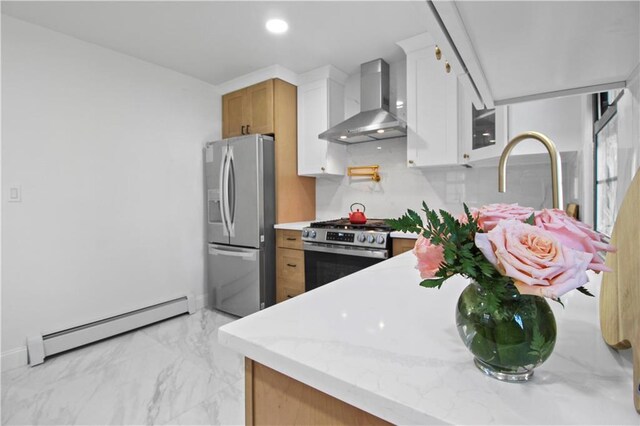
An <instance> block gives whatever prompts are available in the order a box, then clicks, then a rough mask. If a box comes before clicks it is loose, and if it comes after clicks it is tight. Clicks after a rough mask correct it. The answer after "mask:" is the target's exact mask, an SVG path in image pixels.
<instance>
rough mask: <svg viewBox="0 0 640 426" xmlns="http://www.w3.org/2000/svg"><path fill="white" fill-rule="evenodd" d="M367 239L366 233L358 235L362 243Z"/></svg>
mask: <svg viewBox="0 0 640 426" xmlns="http://www.w3.org/2000/svg"><path fill="white" fill-rule="evenodd" d="M366 240H367V236H366V235H364V234H360V235H358V241H360V242H361V243H364V242H365V241H366Z"/></svg>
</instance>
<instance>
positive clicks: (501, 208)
mask: <svg viewBox="0 0 640 426" xmlns="http://www.w3.org/2000/svg"><path fill="white" fill-rule="evenodd" d="M533 211H534V210H533V209H532V208H531V207H521V206H519V205H517V204H489V205H488V206H482V207H480V208H479V209H478V226H479V227H480V229H482V230H484V231H487V232H488V231H491V230H492V229H493V228H495V226H496V225H497V224H498V222H500V221H501V220H505V219H515V220H519V221H521V222H524V221H525V220H527V219H528V218H529V217H530V216H531V214H533Z"/></svg>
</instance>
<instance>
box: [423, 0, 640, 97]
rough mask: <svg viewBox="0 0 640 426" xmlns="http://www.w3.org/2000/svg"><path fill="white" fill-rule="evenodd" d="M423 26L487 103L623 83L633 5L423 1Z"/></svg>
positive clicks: (635, 12)
mask: <svg viewBox="0 0 640 426" xmlns="http://www.w3.org/2000/svg"><path fill="white" fill-rule="evenodd" d="M427 5H428V9H429V13H428V14H427V15H428V18H427V22H426V24H427V30H428V31H429V33H430V34H431V35H432V36H433V38H434V41H435V42H436V43H437V44H438V45H439V46H440V47H441V49H442V51H443V54H444V55H446V56H447V57H449V61H450V62H452V65H453V64H455V66H457V67H461V69H460V71H459V72H458V74H459V75H462V76H464V77H465V78H468V79H469V80H470V81H472V82H473V84H471V85H470V86H471V88H472V89H473V90H472V92H473V93H472V97H473V98H474V103H475V102H478V101H479V102H482V103H484V104H485V105H486V106H487V107H490V108H491V107H493V106H494V105H508V104H513V103H517V102H523V101H530V100H535V99H543V98H553V97H558V96H562V95H570V94H581V93H593V92H599V91H604V90H610V89H614V88H619V87H624V86H625V85H626V82H627V80H628V79H629V78H630V76H631V75H632V74H633V71H634V69H635V68H636V67H637V66H638V63H639V62H640V53H639V51H640V47H639V45H640V41H639V40H640V30H639V27H640V2H637V1H629V2H623V1H615V2H614V1H599V2H589V1H581V2H569V1H561V2H539V1H514V2H501V1H495V2H473V1H455V2H444V1H438V2H427Z"/></svg>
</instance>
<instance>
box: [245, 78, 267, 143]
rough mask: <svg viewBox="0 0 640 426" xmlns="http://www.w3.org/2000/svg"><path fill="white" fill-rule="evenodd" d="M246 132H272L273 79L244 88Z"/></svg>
mask: <svg viewBox="0 0 640 426" xmlns="http://www.w3.org/2000/svg"><path fill="white" fill-rule="evenodd" d="M245 90H246V97H247V99H246V102H247V113H246V119H245V123H244V124H247V125H248V126H249V127H248V132H247V133H248V134H255V133H259V134H273V80H267V81H264V82H262V83H258V84H255V85H253V86H249V87H247V88H246V89H245Z"/></svg>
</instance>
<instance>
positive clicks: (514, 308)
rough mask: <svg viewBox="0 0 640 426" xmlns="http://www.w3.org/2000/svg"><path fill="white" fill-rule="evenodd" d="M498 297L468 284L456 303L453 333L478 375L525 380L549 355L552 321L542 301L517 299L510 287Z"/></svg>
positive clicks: (526, 297) (553, 335) (553, 330)
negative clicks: (455, 334)
mask: <svg viewBox="0 0 640 426" xmlns="http://www.w3.org/2000/svg"><path fill="white" fill-rule="evenodd" d="M498 293H500V294H496V292H495V291H494V292H492V291H489V290H487V288H486V287H483V286H481V285H480V284H478V283H475V282H472V283H471V284H469V286H467V287H466V288H465V289H464V291H463V292H462V294H461V295H460V298H459V299H458V306H457V310H456V325H457V327H458V333H459V334H460V337H461V338H462V341H463V342H464V344H465V345H466V346H467V348H468V349H469V350H470V351H471V353H473V355H474V356H475V360H474V361H475V364H476V366H477V367H478V368H479V369H480V370H481V371H482V372H483V373H485V374H487V375H489V376H491V377H494V378H496V379H498V380H503V381H508V382H520V381H527V380H529V379H530V378H531V377H532V376H533V370H534V368H536V367H537V366H539V365H540V364H542V363H543V362H544V361H545V360H546V359H547V358H549V355H551V352H552V351H553V347H554V346H555V342H556V320H555V318H554V316H553V312H552V311H551V308H550V307H549V304H548V303H547V301H546V300H545V299H544V298H542V297H539V296H531V295H521V294H519V293H518V292H517V290H516V289H515V287H513V288H510V289H508V291H504V292H498Z"/></svg>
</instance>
